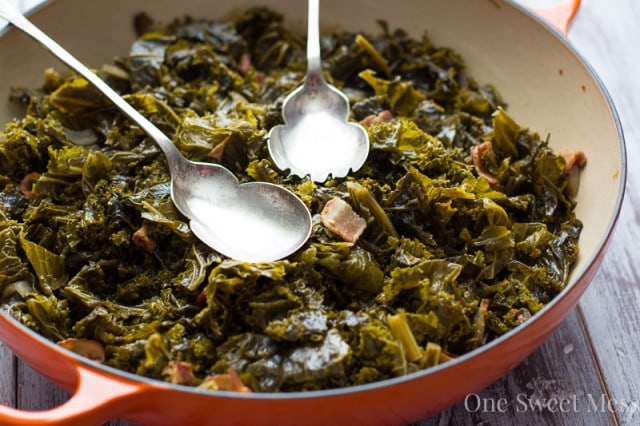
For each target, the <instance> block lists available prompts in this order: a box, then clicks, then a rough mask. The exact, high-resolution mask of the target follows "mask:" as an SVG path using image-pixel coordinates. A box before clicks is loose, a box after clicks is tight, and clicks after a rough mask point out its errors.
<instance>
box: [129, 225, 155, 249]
mask: <svg viewBox="0 0 640 426" xmlns="http://www.w3.org/2000/svg"><path fill="white" fill-rule="evenodd" d="M147 232H148V231H147V226H146V225H142V226H141V227H140V228H139V229H138V230H137V231H136V232H134V233H133V236H132V240H133V244H135V245H136V246H138V247H140V248H142V249H144V250H145V251H146V252H147V253H153V252H154V251H155V250H156V242H155V241H154V240H153V238H151V237H150V236H149V234H148V233H147Z"/></svg>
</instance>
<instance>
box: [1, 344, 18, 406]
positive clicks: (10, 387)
mask: <svg viewBox="0 0 640 426" xmlns="http://www.w3.org/2000/svg"><path fill="white" fill-rule="evenodd" d="M0 404H2V405H8V406H10V407H15V405H16V359H15V357H14V356H13V354H12V353H11V351H10V350H9V348H7V347H6V346H5V345H3V344H2V343H0Z"/></svg>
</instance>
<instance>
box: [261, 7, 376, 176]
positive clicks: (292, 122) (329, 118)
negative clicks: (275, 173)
mask: <svg viewBox="0 0 640 426" xmlns="http://www.w3.org/2000/svg"><path fill="white" fill-rule="evenodd" d="M319 9H320V4H319V0H309V12H308V15H309V17H308V20H309V22H308V34H307V73H306V76H305V80H304V83H303V84H302V86H300V87H298V88H297V89H296V90H294V91H293V92H291V94H290V95H289V96H287V98H286V99H285V100H284V104H283V106H282V115H283V118H284V121H285V124H284V125H278V126H275V127H274V128H272V129H271V131H270V132H269V135H268V138H269V140H268V144H267V145H268V148H269V153H270V154H271V158H272V159H273V161H274V163H275V164H276V166H278V167H279V168H280V169H281V170H287V169H288V170H289V171H290V172H291V173H292V174H294V175H297V176H300V177H305V176H307V175H308V176H310V177H311V179H312V180H314V181H316V182H324V181H325V180H326V179H327V178H328V177H329V176H332V177H334V178H338V177H345V176H347V174H349V172H351V171H356V170H358V169H359V168H360V167H362V165H363V164H364V162H365V160H366V159H367V156H368V155H369V136H368V135H367V132H366V130H365V129H364V128H363V127H362V126H360V125H359V124H356V123H349V122H348V121H347V117H348V116H349V100H348V99H347V97H346V96H345V95H344V94H343V93H342V92H340V91H339V90H338V89H336V88H335V87H334V86H332V85H330V84H328V83H327V82H326V81H325V80H324V77H323V76H322V62H321V60H320V30H319V21H320V17H319Z"/></svg>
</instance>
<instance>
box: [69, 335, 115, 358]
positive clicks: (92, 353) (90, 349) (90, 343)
mask: <svg viewBox="0 0 640 426" xmlns="http://www.w3.org/2000/svg"><path fill="white" fill-rule="evenodd" d="M58 345H60V346H62V347H63V348H66V349H69V350H70V351H72V352H75V353H77V354H78V355H82V356H83V357H85V358H89V359H91V360H93V361H97V362H104V359H105V355H104V347H103V346H102V343H100V342H97V341H95V340H89V339H76V338H73V337H71V338H69V339H64V340H61V341H59V342H58Z"/></svg>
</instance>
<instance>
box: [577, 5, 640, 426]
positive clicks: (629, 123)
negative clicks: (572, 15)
mask: <svg viewBox="0 0 640 426" xmlns="http://www.w3.org/2000/svg"><path fill="white" fill-rule="evenodd" d="M585 3H586V4H585V6H586V7H584V8H583V9H584V10H581V11H580V12H579V13H581V14H582V15H581V16H580V19H579V20H578V21H577V22H576V25H575V26H574V28H572V36H573V37H572V38H573V39H574V40H575V45H576V48H577V49H578V50H579V51H580V52H581V53H582V54H584V55H585V56H586V57H587V58H588V60H589V62H590V63H591V65H592V66H593V67H594V68H595V70H596V72H597V73H598V74H599V75H600V77H601V78H602V80H603V82H604V84H605V86H606V87H607V88H608V90H609V92H610V94H611V96H612V98H613V100H614V102H615V104H616V107H617V109H618V111H619V114H620V119H621V121H622V126H623V129H624V133H625V138H626V142H627V154H628V164H629V170H628V172H629V174H628V185H627V193H626V200H625V205H624V206H623V209H622V212H621V215H620V219H619V221H618V227H617V230H616V233H615V235H614V238H613V240H612V242H611V246H610V249H609V252H608V254H607V256H606V258H605V260H604V262H603V264H602V267H601V270H600V272H599V273H598V274H597V275H596V277H595V278H594V281H593V282H592V285H591V286H590V287H589V289H588V290H587V293H586V294H585V297H583V298H582V300H581V302H580V309H581V312H582V314H583V317H584V321H585V324H586V327H587V329H588V333H589V336H590V338H591V341H592V344H593V347H594V352H595V354H596V356H597V359H598V362H599V364H600V369H601V372H602V375H603V378H604V380H605V382H606V383H607V387H608V389H609V392H610V395H611V399H612V401H614V402H615V404H614V405H615V408H616V414H617V416H618V418H619V420H620V424H623V425H637V424H640V380H638V378H639V377H640V371H639V370H638V366H639V365H640V330H639V328H638V323H639V322H640V285H639V283H640V262H638V252H637V247H638V241H640V226H639V225H640V215H639V213H640V194H639V193H638V190H637V188H638V185H639V184H640V170H639V169H638V168H637V166H636V164H637V163H638V160H640V121H638V118H639V117H640V102H639V101H638V99H639V96H640V80H638V78H637V76H638V74H639V73H640V55H639V54H638V50H637V47H638V45H639V44H640V28H639V27H638V26H637V23H636V22H637V20H636V19H625V17H628V16H633V17H638V16H640V3H639V2H637V1H634V0H617V1H616V2H600V1H596V0H587V1H585Z"/></svg>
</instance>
